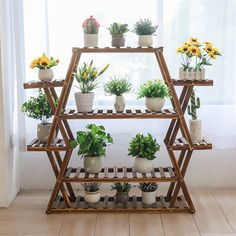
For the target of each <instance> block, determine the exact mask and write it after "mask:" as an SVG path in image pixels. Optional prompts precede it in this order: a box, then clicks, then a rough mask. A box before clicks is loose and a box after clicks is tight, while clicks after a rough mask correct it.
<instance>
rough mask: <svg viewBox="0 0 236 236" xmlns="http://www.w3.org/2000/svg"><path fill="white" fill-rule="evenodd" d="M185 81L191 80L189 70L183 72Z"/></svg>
mask: <svg viewBox="0 0 236 236" xmlns="http://www.w3.org/2000/svg"><path fill="white" fill-rule="evenodd" d="M185 79H186V80H191V79H192V77H191V70H186V71H185Z"/></svg>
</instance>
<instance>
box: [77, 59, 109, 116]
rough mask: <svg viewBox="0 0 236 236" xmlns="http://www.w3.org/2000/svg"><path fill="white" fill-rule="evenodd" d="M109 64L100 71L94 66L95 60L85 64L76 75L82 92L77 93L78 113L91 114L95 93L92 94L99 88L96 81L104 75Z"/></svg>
mask: <svg viewBox="0 0 236 236" xmlns="http://www.w3.org/2000/svg"><path fill="white" fill-rule="evenodd" d="M108 66H109V65H108V64H107V65H106V66H105V67H104V68H103V69H102V70H100V71H99V70H98V68H96V67H95V66H94V65H93V60H92V61H91V62H90V64H87V63H84V65H83V66H81V67H80V68H79V70H78V71H77V73H75V78H76V80H77V82H78V84H79V86H78V88H79V89H80V91H81V92H76V93H75V102H76V106H77V110H78V112H89V111H91V110H92V109H93V101H94V93H93V92H92V91H93V90H94V89H95V88H96V87H97V86H98V82H97V81H96V79H97V78H98V77H99V76H100V75H102V74H103V73H104V72H105V71H106V69H107V68H108Z"/></svg>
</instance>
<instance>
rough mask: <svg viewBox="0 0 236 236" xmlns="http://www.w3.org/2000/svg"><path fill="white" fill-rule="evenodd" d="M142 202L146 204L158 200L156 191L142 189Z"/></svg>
mask: <svg viewBox="0 0 236 236" xmlns="http://www.w3.org/2000/svg"><path fill="white" fill-rule="evenodd" d="M142 202H143V203H144V204H153V203H155V202H156V191H154V192H143V191H142Z"/></svg>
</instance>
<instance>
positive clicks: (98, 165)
mask: <svg viewBox="0 0 236 236" xmlns="http://www.w3.org/2000/svg"><path fill="white" fill-rule="evenodd" d="M86 128H87V131H78V132H77V133H76V135H77V136H76V139H75V140H72V141H71V143H70V146H71V147H72V148H75V147H76V146H79V151H78V155H79V156H81V158H84V169H85V172H86V173H89V174H96V173H99V172H100V171H101V169H102V160H101V157H103V156H105V154H106V146H107V144H109V143H113V139H112V137H111V135H110V134H109V133H106V131H105V128H104V127H103V126H102V125H100V126H97V125H95V124H89V125H87V126H86Z"/></svg>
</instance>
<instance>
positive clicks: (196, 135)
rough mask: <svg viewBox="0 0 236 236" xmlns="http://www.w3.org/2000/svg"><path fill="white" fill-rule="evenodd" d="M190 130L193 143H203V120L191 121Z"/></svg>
mask: <svg viewBox="0 0 236 236" xmlns="http://www.w3.org/2000/svg"><path fill="white" fill-rule="evenodd" d="M189 129H190V134H191V138H192V141H193V142H200V141H202V122H201V120H200V119H199V120H189Z"/></svg>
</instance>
